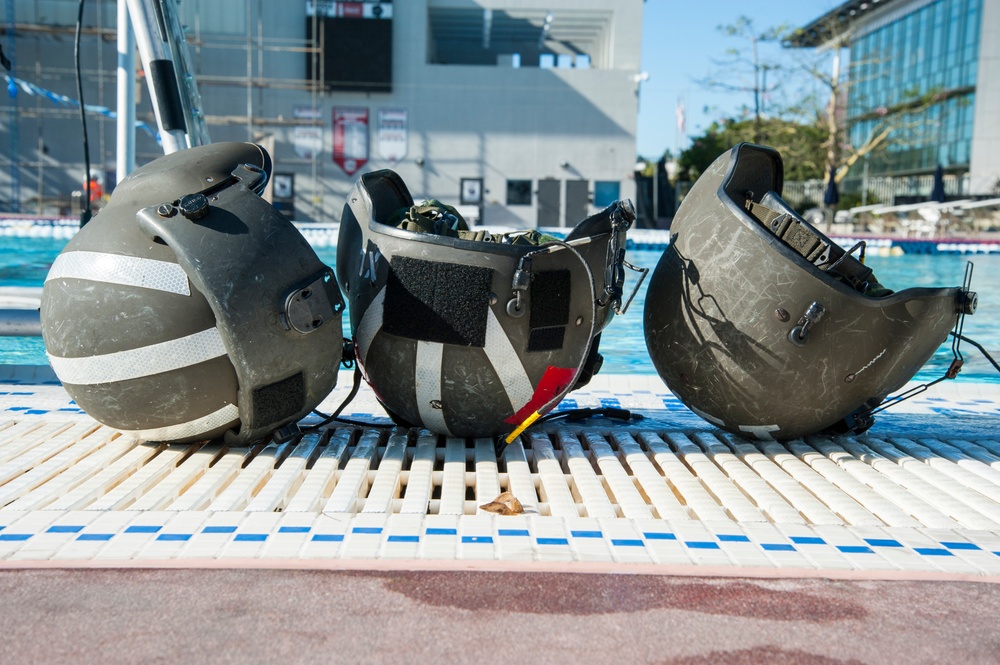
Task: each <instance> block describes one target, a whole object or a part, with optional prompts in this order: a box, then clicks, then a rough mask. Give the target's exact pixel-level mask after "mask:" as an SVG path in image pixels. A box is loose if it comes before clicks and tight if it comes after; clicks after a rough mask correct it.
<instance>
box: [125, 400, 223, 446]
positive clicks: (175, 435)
mask: <svg viewBox="0 0 1000 665" xmlns="http://www.w3.org/2000/svg"><path fill="white" fill-rule="evenodd" d="M239 417H240V410H239V408H237V407H236V405H235V404H227V405H225V406H224V407H222V408H221V409H219V410H218V411H214V412H212V413H210V414H208V415H207V416H202V417H201V418H195V419H194V420H191V421H188V422H186V423H178V424H177V425H167V426H166V427H157V428H155V429H136V430H128V429H123V430H120V431H121V432H122V433H123V434H131V435H132V436H134V437H135V438H137V439H142V440H144V441H175V440H177V439H186V438H188V437H192V436H198V435H199V434H204V433H207V432H211V431H212V430H214V429H218V428H219V427H222V426H223V425H226V424H228V423H231V422H233V421H234V420H238V419H239Z"/></svg>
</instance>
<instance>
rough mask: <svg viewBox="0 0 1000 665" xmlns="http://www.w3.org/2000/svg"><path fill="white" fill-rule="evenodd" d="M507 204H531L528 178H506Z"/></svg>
mask: <svg viewBox="0 0 1000 665" xmlns="http://www.w3.org/2000/svg"><path fill="white" fill-rule="evenodd" d="M507 205H509V206H530V205H531V181H530V180H508V181H507Z"/></svg>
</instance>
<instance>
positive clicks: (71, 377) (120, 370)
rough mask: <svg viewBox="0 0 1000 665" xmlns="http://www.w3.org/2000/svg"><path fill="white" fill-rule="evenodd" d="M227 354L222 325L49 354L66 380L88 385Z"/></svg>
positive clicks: (50, 359) (56, 369)
mask: <svg viewBox="0 0 1000 665" xmlns="http://www.w3.org/2000/svg"><path fill="white" fill-rule="evenodd" d="M224 355H226V347H225V345H224V344H223V343H222V337H221V336H220V335H219V331H218V329H216V328H209V329H208V330H202V331H201V332H197V333H195V334H193V335H188V336H187V337H179V338H177V339H172V340H169V341H166V342H160V343H159V344H150V345H149V346H141V347H139V348H137V349H129V350H127V351H115V352H114V353H106V354H104V355H100V356H85V357H82V358H60V357H58V356H53V355H49V364H51V365H52V369H53V370H55V373H56V376H58V377H59V380H60V381H62V382H63V383H72V384H74V385H78V386H87V385H95V384H98V383H113V382H115V381H127V380H128V379H138V378H140V377H143V376H150V375H152V374H160V373H161V372H169V371H171V370H174V369H180V368H182V367H189V366H191V365H196V364H198V363H201V362H205V361H206V360H211V359H212V358H218V357H219V356H224Z"/></svg>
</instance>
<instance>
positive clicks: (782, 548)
mask: <svg viewBox="0 0 1000 665" xmlns="http://www.w3.org/2000/svg"><path fill="white" fill-rule="evenodd" d="M501 523H502V522H501ZM14 528H15V529H18V527H17V525H15V526H14ZM165 528H166V527H165V526H163V525H158V524H148V523H147V524H131V525H123V526H121V527H119V529H118V531H116V532H107V531H100V530H96V529H94V530H91V529H93V527H90V526H87V525H84V524H79V523H77V524H73V523H67V524H53V525H49V526H39V527H37V529H34V530H32V529H24V528H21V529H20V530H18V531H11V525H10V524H2V525H0V544H4V543H7V545H5V548H6V549H5V550H4V551H8V552H9V551H11V548H13V549H14V550H16V549H17V548H18V547H21V546H22V545H21V544H22V543H25V542H26V541H29V540H31V539H32V538H33V537H35V536H38V535H42V534H46V535H49V536H51V535H57V534H59V535H68V536H71V537H72V539H73V540H75V541H80V542H88V541H89V542H95V543H98V542H107V541H110V540H112V539H113V538H116V537H117V536H122V535H128V542H133V539H134V538H136V537H142V536H145V537H147V538H150V539H152V540H156V541H161V542H176V543H187V542H190V541H192V540H197V539H198V538H199V537H212V536H217V535H221V536H225V538H224V539H223V540H222V541H215V542H226V541H229V540H231V541H232V542H246V543H263V542H266V541H268V540H269V539H270V538H271V537H272V536H275V537H277V536H278V535H279V534H285V535H291V534H301V535H306V536H308V538H309V540H310V541H312V542H315V543H343V542H344V541H345V539H346V538H348V537H351V536H358V535H366V536H378V537H379V540H383V539H384V541H385V542H386V543H409V544H421V543H425V542H435V543H437V542H441V540H440V539H444V542H448V541H449V540H450V541H451V542H454V543H455V544H462V545H491V546H493V545H496V544H498V543H500V542H501V540H498V539H504V538H528V539H529V541H530V542H531V543H532V544H533V545H534V546H536V547H541V548H549V547H555V548H563V547H573V546H574V544H579V545H581V546H582V545H583V544H584V543H593V542H594V541H604V542H606V543H608V544H609V545H610V546H611V547H612V548H646V547H654V548H655V547H656V546H658V545H659V544H661V543H666V542H672V543H676V544H677V545H678V546H680V545H683V546H684V547H685V548H687V549H689V550H703V551H705V550H717V551H724V550H725V549H726V548H728V547H737V546H739V545H740V544H744V543H750V544H753V545H756V546H757V547H759V548H761V549H762V550H763V551H765V552H810V551H815V550H812V549H811V548H814V547H816V546H825V547H828V548H831V550H835V551H838V552H840V553H842V554H844V555H848V557H849V558H853V557H854V556H856V555H868V554H876V552H877V551H878V550H883V551H884V550H886V549H893V550H900V551H909V552H912V553H914V554H916V555H919V556H921V557H926V558H932V557H955V556H956V555H957V554H960V553H963V552H982V553H983V555H986V556H992V557H997V558H1000V550H994V549H992V548H986V547H983V546H980V545H977V544H976V543H974V542H971V541H968V540H961V539H960V538H962V536H960V535H958V534H956V539H955V540H941V541H938V542H929V543H928V544H927V545H926V546H915V545H911V544H907V543H905V542H903V541H900V540H898V539H895V538H891V537H884V538H879V537H871V538H862V539H860V540H858V541H855V543H852V544H836V543H831V542H829V541H828V540H826V539H824V538H822V537H820V536H808V535H795V536H788V537H787V538H788V540H787V541H782V540H781V539H775V540H773V541H766V542H765V541H761V540H758V539H755V538H753V537H751V536H748V535H745V534H740V533H732V532H729V533H711V532H709V533H706V534H705V536H704V537H703V538H702V539H697V540H695V539H692V540H687V539H684V538H679V537H678V535H677V534H676V533H674V532H671V531H654V530H650V531H640V532H639V533H637V534H635V535H634V536H628V535H623V537H612V536H611V535H610V534H609V533H607V532H605V531H603V530H601V529H587V528H582V529H569V530H568V531H567V532H566V535H548V536H539V535H537V534H536V532H535V530H534V529H533V528H531V526H530V525H529V526H528V527H527V528H524V527H520V528H510V527H505V528H500V527H499V526H497V527H495V531H494V533H492V534H490V533H479V534H468V533H466V534H462V533H461V528H451V527H424V528H423V529H421V531H420V532H418V533H413V532H412V531H411V532H408V533H394V532H393V530H392V528H391V527H378V526H353V527H351V526H348V527H347V530H346V532H345V533H323V532H317V531H316V529H315V528H314V527H312V526H307V525H283V526H276V527H272V528H271V531H250V530H246V529H245V528H241V527H240V526H239V525H235V524H229V525H227V524H216V525H210V526H204V527H201V528H196V529H193V530H191V531H164V529H165ZM477 530H478V529H477ZM963 535H964V534H963ZM40 542H50V543H56V542H58V541H57V540H54V539H50V540H47V541H40ZM581 551H583V550H581ZM733 555H734V556H735V555H736V550H735V549H734V550H733ZM736 560H739V558H738V556H737V558H736ZM857 560H858V561H859V562H863V561H864V557H863V556H861V558H859V559H857Z"/></svg>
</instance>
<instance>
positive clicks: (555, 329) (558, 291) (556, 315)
mask: <svg viewBox="0 0 1000 665" xmlns="http://www.w3.org/2000/svg"><path fill="white" fill-rule="evenodd" d="M571 284H572V278H571V276H570V272H569V270H543V271H541V272H536V273H535V274H533V275H532V276H531V287H530V292H531V314H530V315H529V316H528V327H529V328H530V332H529V333H528V351H555V350H557V349H561V348H562V346H563V338H564V337H565V335H566V327H565V326H566V324H567V323H569V298H570V293H571Z"/></svg>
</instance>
